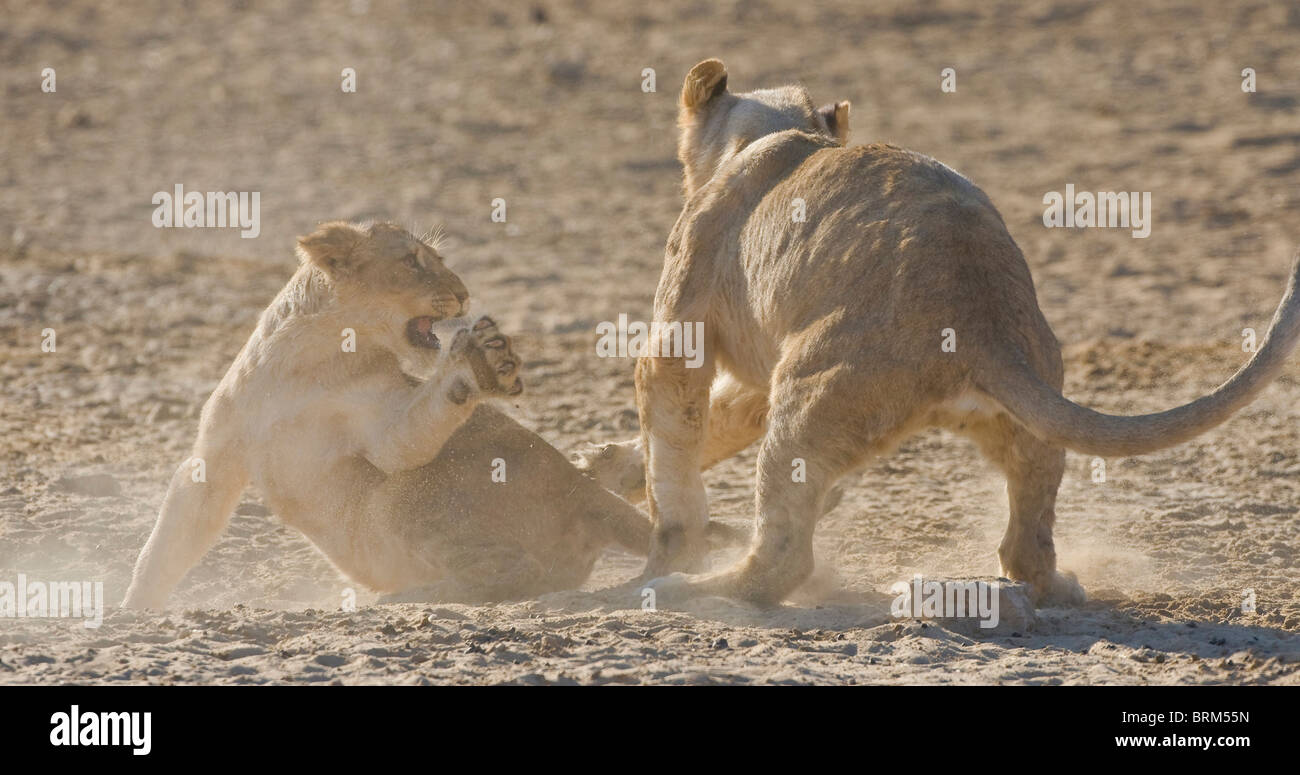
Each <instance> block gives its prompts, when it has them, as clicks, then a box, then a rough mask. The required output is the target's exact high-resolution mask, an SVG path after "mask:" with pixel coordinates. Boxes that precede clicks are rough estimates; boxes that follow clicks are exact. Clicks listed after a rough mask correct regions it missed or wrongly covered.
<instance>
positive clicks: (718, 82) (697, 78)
mask: <svg viewBox="0 0 1300 775" xmlns="http://www.w3.org/2000/svg"><path fill="white" fill-rule="evenodd" d="M726 90H727V66H726V65H724V64H722V62H721V60H717V59H706V60H704V61H703V62H701V63H699V64H698V65H696V66H695V67H692V68H691V71H690V72H689V73H687V74H686V81H685V83H683V84H682V107H683V108H684V109H686V110H699V109H700V108H702V107H704V106H705V105H707V104H708V103H709V101H710V100H712V99H714V98H715V97H717V96H718V95H720V94H722V93H723V92H725V91H726Z"/></svg>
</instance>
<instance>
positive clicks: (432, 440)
mask: <svg viewBox="0 0 1300 775" xmlns="http://www.w3.org/2000/svg"><path fill="white" fill-rule="evenodd" d="M519 363H520V362H519V357H518V356H517V355H515V353H514V350H512V349H511V347H510V339H509V338H508V337H506V336H505V335H503V334H502V333H501V332H500V331H499V330H498V329H497V325H496V323H495V322H494V321H493V320H492V319H491V318H489V317H482V318H479V319H478V320H477V321H475V323H474V325H473V327H472V328H468V329H462V330H460V331H458V332H457V333H456V336H455V338H454V339H453V340H452V343H451V346H450V348H449V350H448V353H447V360H446V363H445V365H444V366H443V368H441V369H440V370H439V372H438V373H437V374H435V375H434V376H433V378H431V379H430V380H429V381H428V382H425V383H424V384H422V385H420V386H419V387H417V388H415V389H414V390H413V391H412V396H411V399H410V401H409V402H407V403H406V404H405V405H402V406H399V407H397V408H396V409H395V411H394V412H393V413H392V414H391V415H390V416H389V418H388V421H387V422H385V423H383V424H381V426H380V427H378V428H376V429H374V431H372V433H371V434H370V438H369V440H368V443H367V444H366V449H365V456H366V459H367V460H369V461H370V462H371V463H373V464H374V465H375V466H376V467H377V468H379V469H380V470H381V471H383V472H384V473H386V474H392V473H395V472H397V471H408V470H410V469H413V468H418V467H420V466H422V465H424V464H426V463H428V462H429V461H430V460H433V459H434V458H435V457H437V455H438V453H439V452H440V451H441V450H442V446H443V445H444V444H446V443H447V439H449V438H451V435H452V434H453V433H455V432H456V429H458V428H459V427H460V426H461V425H462V424H464V422H465V421H466V420H468V419H469V417H470V415H471V414H473V412H474V406H475V404H477V403H478V401H480V400H482V399H483V398H488V397H492V396H515V395H519V394H520V393H522V392H523V389H524V385H523V381H522V380H521V379H520V378H519Z"/></svg>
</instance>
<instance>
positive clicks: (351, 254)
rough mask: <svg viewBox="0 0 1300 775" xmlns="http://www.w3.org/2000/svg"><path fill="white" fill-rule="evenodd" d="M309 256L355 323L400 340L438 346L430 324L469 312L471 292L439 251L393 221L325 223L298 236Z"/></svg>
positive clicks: (299, 243)
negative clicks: (369, 224)
mask: <svg viewBox="0 0 1300 775" xmlns="http://www.w3.org/2000/svg"><path fill="white" fill-rule="evenodd" d="M298 245H299V248H300V249H301V250H302V252H303V253H304V254H305V257H306V259H307V260H309V261H311V262H312V263H313V264H315V265H316V266H317V267H319V268H320V269H321V270H323V271H324V272H325V274H326V275H328V276H329V278H330V281H331V282H332V283H333V284H334V287H335V290H336V293H337V295H338V299H339V303H340V305H341V306H343V307H344V308H346V309H347V310H348V311H349V312H350V313H352V314H355V315H356V316H357V318H358V325H364V326H366V327H368V328H370V329H371V330H377V331H380V332H387V333H388V334H390V335H391V336H393V337H394V338H396V339H398V340H399V341H397V342H390V344H391V345H392V346H393V349H398V347H399V345H400V344H403V343H404V344H405V345H409V346H411V347H416V348H423V349H435V350H436V349H438V348H439V346H440V342H439V340H438V337H437V336H436V335H435V334H434V331H433V328H434V323H436V322H437V321H439V320H443V319H445V318H452V317H461V316H464V315H465V314H466V313H467V312H468V311H469V291H467V290H466V289H465V284H464V283H463V282H461V279H460V278H459V277H457V276H456V274H455V273H454V272H452V271H451V270H450V269H448V268H447V267H446V266H445V265H444V264H443V260H442V256H440V255H439V254H438V251H437V250H436V249H435V248H434V247H433V246H432V245H429V244H428V243H426V242H423V241H421V240H420V239H418V238H417V237H415V236H414V235H412V234H411V233H410V232H408V231H406V230H405V229H403V228H401V227H399V226H396V225H393V224H391V223H377V224H374V225H372V226H369V227H360V226H355V225H353V224H349V223H341V222H335V223H327V224H325V225H323V226H321V227H320V228H319V229H317V230H316V231H315V232H313V233H312V234H310V235H308V236H306V237H302V238H300V239H299V240H298Z"/></svg>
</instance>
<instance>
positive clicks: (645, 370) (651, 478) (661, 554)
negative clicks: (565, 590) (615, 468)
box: [636, 356, 713, 576]
mask: <svg viewBox="0 0 1300 775" xmlns="http://www.w3.org/2000/svg"><path fill="white" fill-rule="evenodd" d="M712 381H713V365H712V359H711V358H710V357H706V358H705V359H704V363H703V364H702V365H701V366H700V367H699V368H690V367H689V366H688V365H687V362H686V360H685V359H683V358H659V357H653V356H650V357H642V358H641V359H640V360H638V361H637V366H636V396H637V411H638V413H639V414H640V419H641V448H642V449H643V450H644V454H645V460H646V489H645V492H646V501H647V503H648V505H649V511H650V517H651V519H652V520H653V522H654V540H653V541H652V542H651V546H650V557H649V559H648V560H647V562H646V574H647V575H649V576H660V575H663V574H665V573H671V572H673V571H695V570H700V569H702V568H703V566H704V564H705V558H706V554H707V552H708V541H707V538H706V531H707V527H708V523H709V509H708V498H707V496H706V494H705V490H704V480H703V478H702V477H701V476H700V464H701V457H702V454H703V445H704V441H705V435H706V432H707V429H708V417H709V386H710V384H711V383H712Z"/></svg>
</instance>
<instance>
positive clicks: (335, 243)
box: [124, 223, 650, 608]
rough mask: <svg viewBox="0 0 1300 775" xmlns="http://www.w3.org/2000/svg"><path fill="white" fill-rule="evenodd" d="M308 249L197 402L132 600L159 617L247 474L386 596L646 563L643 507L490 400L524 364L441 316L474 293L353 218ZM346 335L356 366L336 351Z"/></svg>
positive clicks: (473, 597) (539, 584) (509, 387)
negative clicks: (625, 561)
mask: <svg viewBox="0 0 1300 775" xmlns="http://www.w3.org/2000/svg"><path fill="white" fill-rule="evenodd" d="M298 245H299V255H300V257H301V259H302V263H301V266H300V267H299V269H298V271H297V273H296V274H295V275H294V276H293V279H291V280H290V281H289V284H288V285H286V286H285V288H284V290H282V291H281V292H280V295H279V296H278V297H277V298H276V299H275V301H273V302H272V303H271V306H270V307H268V308H267V309H266V311H265V312H264V313H262V318H261V320H260V322H259V323H258V326H257V329H256V330H255V331H254V332H253V335H252V336H251V337H249V340H248V343H247V344H245V345H244V349H243V350H242V351H241V352H240V354H239V357H238V358H236V359H235V362H234V364H233V365H231V367H230V370H229V371H228V372H227V373H226V376H225V378H224V379H222V381H221V384H220V385H218V387H217V389H216V391H214V392H213V394H212V397H211V398H209V399H208V402H207V404H206V405H205V406H204V407H203V415H202V419H201V420H200V422H199V433H198V439H197V441H196V442H195V444H194V452H193V457H192V458H190V460H187V461H186V462H185V463H184V464H182V465H181V467H180V468H179V469H178V470H177V472H176V474H175V475H174V476H173V477H172V482H171V486H170V488H169V489H168V491H167V497H166V499H165V500H164V501H163V505H162V509H161V512H160V514H159V516H158V522H157V524H156V525H154V529H153V534H152V535H150V537H149V541H148V543H146V544H145V546H144V550H143V551H142V552H141V554H140V558H139V561H138V562H137V563H136V567H135V575H134V578H133V579H132V581H131V587H130V589H129V590H128V592H127V595H126V600H125V601H124V605H127V606H132V607H154V608H160V607H162V606H163V605H164V604H165V602H166V600H167V596H168V594H169V593H170V592H171V590H172V589H173V588H174V587H175V586H176V584H177V583H178V582H179V581H180V580H181V578H182V577H183V576H184V575H185V573H186V572H187V571H188V570H189V569H190V568H191V567H192V566H193V565H194V564H195V563H197V562H198V560H199V559H200V558H201V557H202V556H203V554H204V553H205V552H206V551H207V550H208V548H209V547H210V546H211V545H212V544H213V543H214V542H215V541H216V539H217V537H218V536H219V535H220V533H221V531H222V530H223V529H224V527H225V525H226V523H227V521H228V520H229V517H230V512H231V510H232V509H233V508H234V507H235V504H236V503H237V502H238V500H239V497H240V494H241V493H242V492H243V489H244V486H245V484H246V483H247V482H248V481H249V480H250V479H251V480H252V482H253V483H254V484H255V485H257V487H258V488H259V489H260V490H261V491H262V493H263V494H264V495H265V496H266V499H267V501H268V503H269V504H270V506H271V508H272V509H273V510H274V511H275V513H276V514H278V515H279V516H280V518H281V519H283V520H284V522H285V523H286V524H288V525H292V526H293V527H296V528H298V529H299V530H301V531H302V532H303V533H304V534H305V535H306V536H307V537H308V538H309V539H310V540H311V541H312V542H313V543H314V544H315V545H316V546H317V547H318V548H319V549H320V550H321V551H322V552H324V553H325V554H326V555H327V556H328V557H329V558H330V559H331V560H332V561H333V562H334V563H335V564H336V565H337V566H338V567H339V568H340V569H341V570H342V571H343V572H344V573H346V574H347V575H348V576H350V577H351V578H353V579H355V580H356V581H358V582H360V583H362V584H365V585H366V586H368V587H370V588H372V589H375V590H378V591H383V592H398V591H403V590H410V589H412V588H428V587H430V586H432V587H433V588H432V589H425V590H423V592H425V593H427V594H428V595H429V596H431V597H437V598H440V599H444V600H465V601H478V600H497V599H506V598H518V597H528V596H533V595H536V594H539V593H542V592H547V591H552V590H558V589H571V588H574V587H577V586H579V585H581V584H582V582H583V581H584V580H585V579H586V578H587V576H588V574H589V573H590V572H591V568H592V566H593V564H594V563H595V561H596V559H597V557H598V556H599V554H600V552H601V550H602V549H603V548H604V547H605V546H607V545H608V544H610V543H615V542H616V543H618V544H620V545H622V546H623V547H625V548H627V549H629V550H631V551H635V552H638V553H640V554H645V552H646V550H647V549H648V547H649V545H650V523H649V521H648V520H647V519H646V518H645V516H644V515H643V514H642V513H641V512H639V511H638V510H637V509H636V508H634V507H633V506H630V505H629V504H628V503H627V502H625V501H623V500H622V499H621V498H619V497H617V496H615V495H613V494H611V493H609V492H607V491H606V490H604V489H602V488H601V487H599V486H598V485H596V484H595V483H593V482H592V481H591V480H590V479H588V478H586V477H584V476H582V475H581V474H580V473H578V471H577V470H576V469H574V468H573V466H572V465H571V464H570V463H569V462H568V461H567V460H566V459H565V458H564V456H563V455H561V454H560V453H559V452H557V451H556V450H555V449H553V448H552V447H551V446H550V445H549V444H547V443H546V442H545V441H544V440H542V439H541V438H540V437H538V436H537V435H536V434H534V433H532V432H530V431H529V430H527V429H525V428H524V427H523V426H521V425H519V424H518V423H516V422H515V421H514V420H512V419H510V418H509V417H507V416H506V415H504V414H502V413H501V412H499V411H497V410H496V409H493V408H492V407H490V406H489V405H487V404H486V403H482V402H483V400H484V399H487V398H491V397H493V396H502V395H515V394H517V393H519V392H520V391H521V390H522V389H523V386H522V383H521V382H520V380H519V377H518V369H519V359H518V358H517V357H516V356H515V354H514V352H513V351H512V350H511V348H510V340H509V339H507V338H506V337H504V336H502V335H501V334H500V332H498V331H497V328H496V325H495V324H494V323H493V322H492V320H491V319H489V318H486V317H483V318H479V319H478V320H477V321H474V322H473V323H472V325H471V323H470V321H468V320H464V319H460V320H444V319H447V318H453V317H454V316H459V315H464V314H465V312H466V302H467V300H468V293H467V292H466V290H465V286H464V285H463V284H462V283H461V281H460V279H459V278H458V277H457V276H456V275H455V274H453V273H452V272H451V271H450V270H449V269H447V268H446V267H445V266H443V261H442V258H441V256H439V255H438V253H437V251H436V250H435V248H433V247H431V246H430V245H427V244H425V243H423V242H421V241H420V240H418V239H416V238H415V237H413V236H411V235H410V234H408V233H407V232H405V231H403V230H402V229H400V228H398V227H396V226H393V225H389V224H377V225H374V226H370V227H369V228H362V227H358V226H353V225H350V224H346V223H330V224H326V225H324V226H322V227H321V228H320V229H319V230H318V231H316V232H315V233H313V234H311V235H310V236H307V237H304V238H302V239H300V240H299V243H298ZM439 321H442V322H441V323H440V322H439ZM344 329H352V330H353V331H355V335H356V347H355V352H344V351H343V348H342V347H341V346H340V342H341V341H342V339H341V334H342V332H343V331H344ZM443 329H445V331H443V333H444V335H445V336H448V337H449V338H450V341H448V342H444V340H443V339H440V338H439V336H438V333H436V332H437V331H439V330H443ZM403 362H405V363H406V364H407V365H410V364H411V363H414V364H415V365H416V366H417V367H423V368H426V369H428V370H430V371H431V372H432V375H431V376H429V377H428V379H427V380H425V381H421V380H419V379H416V378H413V377H411V376H408V374H407V372H406V371H404V370H403V369H402V368H401V364H402V363H403ZM497 458H500V460H501V461H504V465H505V469H504V470H505V472H506V477H505V481H503V482H494V481H493V478H492V474H493V471H494V469H496V468H498V467H499V464H494V460H495V459H497ZM199 461H201V462H202V469H203V473H204V474H205V476H204V477H196V476H195V472H196V470H198V467H197V464H198V462H199ZM196 478H198V479H204V478H205V479H206V481H196Z"/></svg>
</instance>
